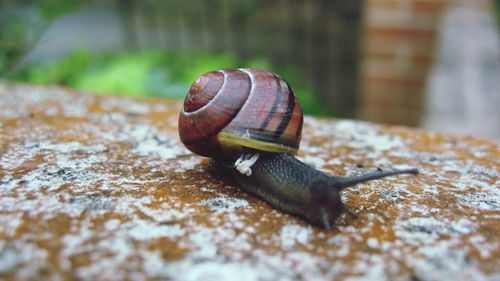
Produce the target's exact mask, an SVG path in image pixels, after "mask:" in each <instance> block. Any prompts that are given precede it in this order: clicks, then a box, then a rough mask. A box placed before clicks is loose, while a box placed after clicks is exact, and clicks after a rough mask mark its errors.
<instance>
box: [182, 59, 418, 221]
mask: <svg viewBox="0 0 500 281" xmlns="http://www.w3.org/2000/svg"><path fill="white" fill-rule="evenodd" d="M302 124H303V114H302V110H301V108H300V105H299V103H298V100H297V97H296V96H295V94H294V92H293V89H292V88H291V87H290V85H289V84H288V83H287V82H286V81H285V80H283V79H282V78H281V77H279V76H278V75H276V74H274V73H272V72H269V71H265V70H260V69H252V68H245V69H243V68H242V69H238V70H231V69H226V70H217V71H212V72H208V73H205V74H204V75H202V76H200V77H199V78H198V79H196V81H195V82H194V83H193V85H192V86H191V88H190V90H189V92H188V95H187V96H186V99H185V100H184V107H183V109H182V111H181V113H180V116H179V135H180V139H181V141H182V142H183V143H184V145H185V146H186V147H187V148H188V149H189V150H191V151H192V152H194V153H196V154H198V155H201V156H205V157H210V158H212V159H213V160H214V162H215V163H217V167H220V168H223V169H227V170H228V171H229V172H230V173H231V174H233V176H234V177H235V178H236V180H237V182H238V184H239V186H240V187H241V188H242V189H244V190H245V191H247V192H249V193H252V194H254V195H256V196H258V197H260V198H262V199H264V200H265V201H266V202H267V203H269V204H270V205H272V206H273V207H275V208H277V209H279V210H282V211H284V212H287V213H290V214H293V215H296V216H299V217H301V218H303V219H305V220H306V221H308V222H309V223H311V224H314V225H317V226H322V227H325V228H328V229H331V227H332V225H334V224H335V220H336V219H337V217H338V216H339V215H340V214H342V212H345V211H346V208H345V206H344V204H343V203H342V201H341V199H340V191H341V190H342V189H343V188H345V187H347V186H351V185H355V184H358V183H361V182H365V181H369V180H374V179H379V178H382V177H386V176H391V175H398V174H417V173H418V170H417V169H407V170H389V171H376V172H372V173H367V174H364V175H360V176H354V177H331V176H328V175H326V174H325V173H323V172H321V171H318V170H316V169H313V168H312V167H310V166H308V165H306V164H304V163H303V162H301V161H300V160H298V159H297V158H295V157H294V155H296V154H297V152H298V149H299V145H300V140H301V136H302Z"/></svg>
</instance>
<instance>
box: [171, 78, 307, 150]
mask: <svg viewBox="0 0 500 281" xmlns="http://www.w3.org/2000/svg"><path fill="white" fill-rule="evenodd" d="M302 123H303V115H302V110H301V108H300V105H299V103H298V101H297V98H296V96H295V94H294V92H293V90H292V88H291V87H290V85H288V83H287V82H286V81H285V80H283V79H282V78H281V77H279V76H278V75H276V74H274V73H272V72H269V71H264V70H260V69H238V70H231V69H226V70H218V71H212V72H208V73H205V74H204V75H202V76H200V77H199V78H198V79H197V80H196V81H195V82H194V83H193V85H192V86H191V88H190V90H189V93H188V95H187V96H186V99H185V100H184V107H183V110H182V112H181V114H180V117H179V135H180V138H181V141H182V142H183V143H184V145H185V146H186V147H187V148H188V149H189V150H191V151H193V152H194V153H197V154H199V155H202V156H207V157H217V156H218V154H220V153H227V152H228V151H235V150H236V151H237V150H241V149H244V148H252V149H257V150H263V151H269V152H290V153H294V154H296V152H297V150H298V148H299V144H300V138H301V134H302Z"/></svg>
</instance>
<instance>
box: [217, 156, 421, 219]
mask: <svg viewBox="0 0 500 281" xmlns="http://www.w3.org/2000/svg"><path fill="white" fill-rule="evenodd" d="M226 163H228V162H226ZM224 166H225V167H226V169H230V171H231V173H232V174H233V175H234V177H235V178H236V180H237V182H238V184H239V186H240V187H241V188H242V189H244V190H245V191H247V192H249V193H252V194H255V195H257V196H259V197H261V198H263V199H264V200H265V201H266V202H268V203H269V204H270V205H272V206H273V207H275V208H277V209H279V210H282V211H284V212H287V213H290V214H293V215H297V216H299V217H302V218H303V219H305V220H306V221H308V222H310V223H312V224H314V225H317V226H322V227H325V228H328V229H331V228H332V225H333V224H334V223H335V220H336V219H337V218H338V216H340V215H341V214H342V213H343V212H345V211H347V210H346V209H345V206H344V204H343V203H342V201H341V198H340V191H341V190H342V189H343V188H345V187H348V186H352V185H355V184H357V183H361V182H365V181H369V180H374V179H379V178H383V177H386V176H391V175H397V174H418V170H417V169H406V170H388V171H374V172H369V173H367V174H363V175H359V176H352V177H331V176H328V175H327V174H325V173H323V172H321V171H319V170H316V169H314V168H312V167H310V166H308V165H306V164H305V163H303V162H301V161H300V160H298V159H297V158H295V157H294V156H293V155H291V154H289V153H262V152H261V153H259V157H258V159H257V161H256V162H255V163H253V165H251V167H250V169H251V175H244V174H242V173H241V172H240V171H238V170H237V169H236V168H234V167H231V166H230V165H229V164H226V165H224Z"/></svg>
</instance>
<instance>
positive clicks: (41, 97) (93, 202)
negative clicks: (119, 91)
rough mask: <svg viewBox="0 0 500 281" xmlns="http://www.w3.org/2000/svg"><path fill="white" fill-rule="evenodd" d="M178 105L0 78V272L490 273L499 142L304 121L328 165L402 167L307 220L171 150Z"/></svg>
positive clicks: (499, 229)
mask: <svg viewBox="0 0 500 281" xmlns="http://www.w3.org/2000/svg"><path fill="white" fill-rule="evenodd" d="M179 109H180V105H179V104H178V103H172V102H166V101H160V100H137V99H130V98H124V97H111V96H96V95H92V94H89V93H78V92H72V91H70V90H67V89H63V88H59V87H34V86H28V85H15V84H5V83H0V279H3V278H5V279H20V280H21V279H22V280H24V279H33V280H40V279H52V280H53V279H90V280H96V279H99V280H101V279H106V280H123V279H133V280H142V279H171V280H297V279H299V280H340V279H343V280H455V281H457V280H500V273H499V271H498V265H499V263H500V187H499V185H500V177H499V175H500V143H499V142H498V141H487V140H480V139H475V138H472V137H455V136H449V135H442V134H439V133H432V132H427V131H421V130H416V129H409V128H403V127H388V126H382V125H374V124H370V123H365V122H358V121H348V120H329V119H316V118H312V117H307V118H306V119H305V127H304V136H303V143H302V145H301V152H300V157H301V158H302V159H303V160H304V161H305V162H307V163H309V164H310V165H313V166H315V167H316V168H319V169H322V170H324V171H326V172H327V173H330V174H332V175H344V174H355V173H360V172H362V171H364V170H366V169H375V168H377V167H382V168H384V167H391V166H395V167H407V166H416V167H418V168H419V169H420V171H421V174H420V175H418V176H398V177H392V178H386V179H383V180H377V181H373V182H370V183H366V184H359V185H357V186H355V187H352V188H348V189H346V190H345V192H343V200H344V202H345V203H346V204H347V206H348V207H349V209H350V210H351V211H352V212H354V213H356V214H357V215H358V216H359V218H358V219H357V220H353V221H348V220H347V218H345V219H344V220H341V221H340V222H339V225H338V226H337V227H336V229H335V230H333V231H326V230H324V229H319V228H315V227H312V226H310V225H308V224H307V223H305V222H303V221H302V220H300V219H298V218H295V217H292V216H289V215H286V214H283V213H281V212H279V211H276V210H274V209H272V208H271V207H269V206H268V205H267V204H266V203H265V202H263V201H261V200H259V199H257V198H255V197H253V196H250V195H248V194H246V193H244V192H241V191H239V190H238V189H237V188H236V187H235V185H234V183H233V182H232V181H231V179H229V178H226V177H225V176H224V175H221V174H218V173H217V172H216V171H213V170H211V169H209V168H207V167H208V165H207V161H206V160H204V159H202V158H201V157H197V156H194V155H192V154H191V153H190V152H189V151H187V150H185V149H184V148H183V146H182V144H181V143H180V142H179V139H178V136H177V128H176V126H177V114H178V112H179Z"/></svg>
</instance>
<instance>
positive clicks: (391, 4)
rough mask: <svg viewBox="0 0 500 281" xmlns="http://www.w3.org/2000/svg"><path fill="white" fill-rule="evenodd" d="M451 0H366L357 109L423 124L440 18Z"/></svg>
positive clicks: (368, 116) (377, 117)
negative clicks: (428, 81)
mask: <svg viewBox="0 0 500 281" xmlns="http://www.w3.org/2000/svg"><path fill="white" fill-rule="evenodd" d="M446 2H449V1H446V0H367V1H365V7H364V15H363V17H364V19H363V20H364V24H363V39H362V44H361V46H362V63H361V69H360V95H359V111H358V115H359V117H360V118H361V119H365V120H370V121H374V122H381V123H389V124H402V125H410V126H416V125H418V123H419V121H420V118H421V115H422V112H423V106H424V97H425V85H426V78H427V74H428V70H429V69H430V67H431V65H432V62H433V55H434V42H435V38H436V32H437V23H438V20H439V17H440V14H441V13H442V11H443V8H444V7H445V5H446Z"/></svg>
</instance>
